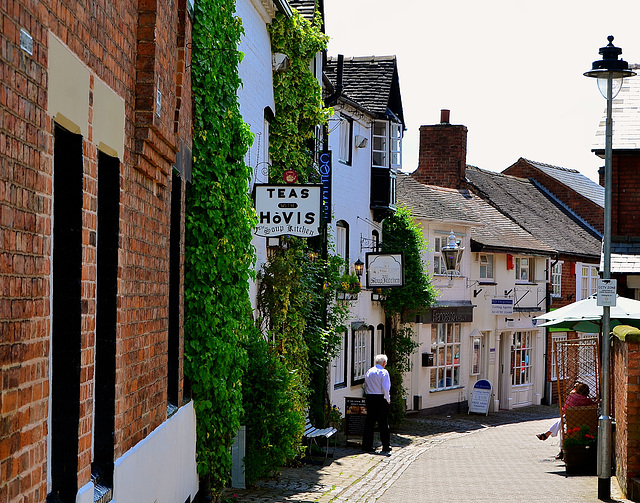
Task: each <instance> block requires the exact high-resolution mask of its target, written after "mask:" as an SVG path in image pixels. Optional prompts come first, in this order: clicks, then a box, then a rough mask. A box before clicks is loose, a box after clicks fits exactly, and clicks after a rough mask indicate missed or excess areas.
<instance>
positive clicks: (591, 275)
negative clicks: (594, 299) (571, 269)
mask: <svg viewBox="0 0 640 503" xmlns="http://www.w3.org/2000/svg"><path fill="white" fill-rule="evenodd" d="M598 277H599V275H598V266H597V265H595V264H582V263H577V264H576V300H582V299H586V298H587V297H589V296H590V295H593V294H594V293H596V292H597V290H598Z"/></svg>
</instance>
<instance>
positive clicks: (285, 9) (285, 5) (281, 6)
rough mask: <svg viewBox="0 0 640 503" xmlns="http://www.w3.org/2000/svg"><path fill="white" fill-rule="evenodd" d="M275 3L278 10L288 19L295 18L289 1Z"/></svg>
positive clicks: (282, 0) (283, 0)
mask: <svg viewBox="0 0 640 503" xmlns="http://www.w3.org/2000/svg"><path fill="white" fill-rule="evenodd" d="M273 3H274V4H276V8H277V9H278V10H279V11H280V12H282V14H284V15H285V16H286V17H287V18H291V17H292V16H293V11H292V10H291V6H290V5H289V2H287V0H273Z"/></svg>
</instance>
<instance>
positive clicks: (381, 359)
mask: <svg viewBox="0 0 640 503" xmlns="http://www.w3.org/2000/svg"><path fill="white" fill-rule="evenodd" d="M373 362H374V364H375V365H382V364H383V363H384V364H385V365H386V364H387V355H376V358H375V360H374V361H373Z"/></svg>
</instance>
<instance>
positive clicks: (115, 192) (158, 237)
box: [0, 0, 197, 503]
mask: <svg viewBox="0 0 640 503" xmlns="http://www.w3.org/2000/svg"><path fill="white" fill-rule="evenodd" d="M0 16H1V17H2V24H3V32H2V34H1V35H0V40H1V44H2V60H1V62H0V65H1V66H0V71H1V73H2V92H1V94H0V108H1V109H2V122H1V123H0V144H1V145H2V148H0V211H1V213H0V243H1V245H0V285H1V291H2V295H1V296H0V333H1V334H2V338H1V339H0V370H1V372H2V393H1V395H0V396H1V398H0V501H1V502H3V503H4V502H13V501H29V502H42V501H45V499H46V498H47V495H50V496H49V498H50V499H53V500H55V499H56V498H57V499H58V500H59V501H64V502H69V501H77V502H85V501H86V502H90V501H94V494H95V495H96V497H99V492H100V491H104V493H105V494H106V496H105V500H108V499H109V494H110V495H111V498H113V499H117V500H119V501H154V500H155V501H158V502H161V501H167V502H169V501H185V500H187V501H189V500H190V499H191V498H192V497H193V496H194V495H195V492H196V490H197V474H196V469H195V413H194V411H193V407H192V405H191V404H190V403H189V401H188V399H189V396H188V392H187V393H185V391H184V380H183V373H182V364H181V362H182V348H183V334H182V328H181V327H182V318H183V307H182V300H181V299H182V295H181V292H182V288H183V286H182V279H181V278H182V274H181V269H182V262H183V260H182V256H183V240H182V232H181V229H182V227H183V222H184V210H183V207H184V188H185V183H186V180H187V179H188V178H189V176H190V158H191V155H190V146H191V90H190V78H189V72H188V71H186V69H187V67H188V64H189V47H190V37H191V19H190V16H189V14H188V7H187V0H179V1H177V2H168V1H164V0H160V1H158V2H136V3H126V2H124V3H123V2H112V1H106V2H100V3H93V2H92V3H86V2H79V1H74V0H61V1H56V2H40V1H36V2H35V3H33V2H32V3H30V4H29V6H28V7H27V6H26V5H23V3H21V2H12V3H9V4H3V5H2V6H0ZM100 477H101V478H100ZM143 479H144V480H145V483H144V484H141V483H140V480H143Z"/></svg>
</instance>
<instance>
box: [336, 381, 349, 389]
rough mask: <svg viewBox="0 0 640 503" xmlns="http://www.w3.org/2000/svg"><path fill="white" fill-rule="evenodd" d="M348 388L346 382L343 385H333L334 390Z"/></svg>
mask: <svg viewBox="0 0 640 503" xmlns="http://www.w3.org/2000/svg"><path fill="white" fill-rule="evenodd" d="M346 387H347V383H346V382H341V383H338V384H334V385H333V389H344V388H346Z"/></svg>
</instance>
